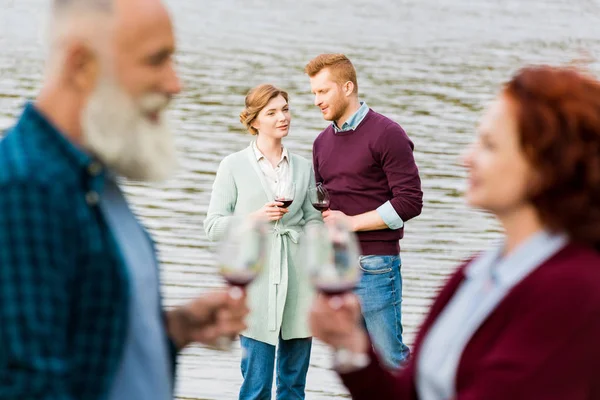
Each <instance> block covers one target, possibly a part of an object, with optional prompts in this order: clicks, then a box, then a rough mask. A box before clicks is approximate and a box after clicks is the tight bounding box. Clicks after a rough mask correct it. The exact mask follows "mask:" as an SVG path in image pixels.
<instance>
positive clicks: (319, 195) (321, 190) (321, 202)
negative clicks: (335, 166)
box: [308, 182, 330, 212]
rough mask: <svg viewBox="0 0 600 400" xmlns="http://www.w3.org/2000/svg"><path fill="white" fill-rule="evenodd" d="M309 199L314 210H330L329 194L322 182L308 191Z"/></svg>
mask: <svg viewBox="0 0 600 400" xmlns="http://www.w3.org/2000/svg"><path fill="white" fill-rule="evenodd" d="M308 198H309V200H310V202H311V204H312V206H313V207H314V208H316V209H317V210H319V211H321V212H323V211H326V210H328V209H329V204H330V200H329V192H328V191H327V189H325V186H323V184H322V183H321V182H317V184H316V185H315V186H311V187H310V188H309V189H308Z"/></svg>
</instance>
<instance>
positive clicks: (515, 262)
mask: <svg viewBox="0 0 600 400" xmlns="http://www.w3.org/2000/svg"><path fill="white" fill-rule="evenodd" d="M566 243H567V239H566V237H565V236H563V235H553V234H550V233H547V232H545V231H542V232H538V233H537V234H535V235H533V236H532V237H531V238H529V239H528V240H527V241H526V242H525V243H523V244H521V245H520V246H519V247H518V248H516V249H515V250H514V251H513V252H511V253H510V254H509V255H508V256H507V257H505V258H502V249H503V247H504V246H498V247H496V248H494V249H492V250H490V251H488V252H486V253H484V254H483V255H481V256H480V257H478V258H477V259H475V260H474V261H473V262H472V263H471V264H470V265H469V266H468V267H467V268H466V269H465V280H464V281H463V283H462V284H461V285H460V287H459V288H458V290H457V291H456V293H455V294H454V296H453V297H452V299H451V300H450V302H449V303H448V305H447V306H446V307H445V308H444V310H443V311H442V313H441V314H440V316H439V317H438V318H437V320H436V321H435V323H434V324H433V326H432V327H431V329H430V331H429V333H427V335H426V336H425V339H424V340H423V346H422V349H421V353H420V355H419V359H418V360H417V392H418V394H419V398H420V399H422V400H448V399H452V398H455V386H454V383H455V381H456V372H457V368H458V364H459V361H460V357H461V355H462V353H463V351H464V349H465V346H466V345H467V343H468V342H469V341H470V339H471V337H472V335H473V334H474V333H475V331H477V329H478V328H479V327H480V326H481V324H482V323H483V322H484V321H485V320H486V319H487V317H488V316H489V315H490V314H491V313H492V312H493V311H494V309H495V308H496V306H497V305H498V304H499V303H500V301H502V299H503V298H504V297H505V296H506V295H507V293H508V292H509V291H510V290H511V289H512V288H513V287H514V286H516V285H517V284H518V283H520V282H521V281H522V280H523V279H525V277H527V276H528V275H529V274H530V273H531V272H533V271H534V270H535V269H536V268H537V267H539V266H540V265H541V264H542V263H544V262H545V261H546V260H548V259H549V258H550V257H552V256H553V255H554V254H555V253H557V252H558V251H559V250H560V249H562V248H563V247H564V246H565V245H566Z"/></svg>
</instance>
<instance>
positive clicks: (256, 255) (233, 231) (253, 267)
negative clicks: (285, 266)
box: [218, 219, 267, 289]
mask: <svg viewBox="0 0 600 400" xmlns="http://www.w3.org/2000/svg"><path fill="white" fill-rule="evenodd" d="M266 235H267V230H266V228H265V226H264V223H262V222H260V221H258V220H253V219H245V220H243V221H242V222H241V223H240V224H235V223H234V221H232V223H230V224H229V229H228V230H227V233H226V236H225V239H224V240H223V241H222V242H221V244H220V246H219V251H218V260H219V273H220V274H221V276H222V277H223V279H225V281H226V282H227V283H228V284H229V285H231V286H232V287H237V288H240V289H243V288H245V287H246V286H247V285H248V284H250V283H251V282H252V281H253V280H254V278H256V276H257V275H258V274H259V273H260V271H261V270H262V267H263V265H264V263H265V258H266V243H265V242H266Z"/></svg>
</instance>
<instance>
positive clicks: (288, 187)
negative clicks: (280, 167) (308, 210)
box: [275, 179, 296, 208]
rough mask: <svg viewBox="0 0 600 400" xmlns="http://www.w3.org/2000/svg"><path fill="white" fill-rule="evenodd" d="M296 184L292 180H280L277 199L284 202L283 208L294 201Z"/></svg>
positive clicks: (276, 188) (276, 194)
mask: <svg viewBox="0 0 600 400" xmlns="http://www.w3.org/2000/svg"><path fill="white" fill-rule="evenodd" d="M295 196H296V185H295V184H294V182H292V181H291V180H287V181H286V180H283V179H282V180H280V181H279V182H277V186H276V187H275V201H278V202H280V203H283V205H281V206H279V207H281V208H288V207H289V206H291V205H292V203H293V202H294V197H295Z"/></svg>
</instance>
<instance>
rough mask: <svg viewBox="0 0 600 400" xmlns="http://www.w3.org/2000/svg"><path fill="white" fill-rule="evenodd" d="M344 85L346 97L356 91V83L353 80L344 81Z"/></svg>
mask: <svg viewBox="0 0 600 400" xmlns="http://www.w3.org/2000/svg"><path fill="white" fill-rule="evenodd" d="M342 87H343V89H344V94H345V95H346V97H347V96H350V95H351V94H352V93H353V92H354V83H352V81H348V82H346V83H344V85H343V86H342Z"/></svg>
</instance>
